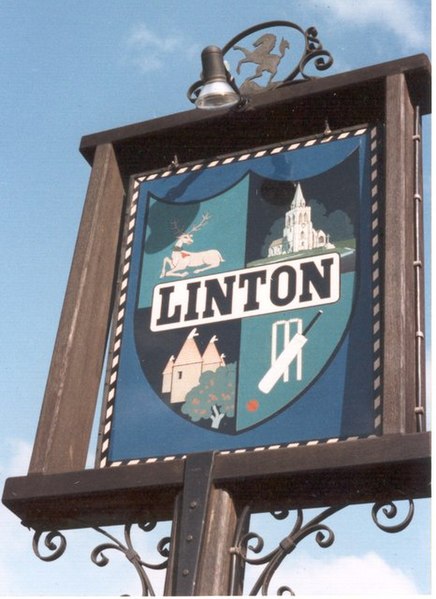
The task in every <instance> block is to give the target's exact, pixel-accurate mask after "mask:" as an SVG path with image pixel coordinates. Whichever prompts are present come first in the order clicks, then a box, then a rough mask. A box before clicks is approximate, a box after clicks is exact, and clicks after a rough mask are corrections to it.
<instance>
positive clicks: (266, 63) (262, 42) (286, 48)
mask: <svg viewBox="0 0 436 599" xmlns="http://www.w3.org/2000/svg"><path fill="white" fill-rule="evenodd" d="M276 27H288V28H290V29H293V30H294V31H297V32H299V33H300V34H301V35H302V36H303V37H304V49H303V53H302V54H301V56H299V57H297V59H296V63H295V66H294V67H293V68H292V69H291V70H290V72H289V74H288V75H287V76H286V77H284V78H283V79H282V80H281V81H277V82H273V79H274V77H275V76H276V75H277V71H278V67H279V64H280V63H281V62H282V60H283V59H284V58H285V57H286V58H288V57H289V56H290V54H291V44H290V42H289V41H288V40H287V39H285V38H284V37H282V38H281V41H280V42H279V46H278V49H276V45H277V36H276V35H274V34H273V33H264V34H263V35H261V36H260V37H259V38H258V39H256V40H255V41H254V42H253V43H252V46H253V49H249V48H245V47H243V46H241V45H239V42H240V41H241V40H243V39H244V38H246V37H248V36H250V35H252V34H254V33H256V32H258V31H264V30H267V29H273V28H276ZM231 49H232V50H235V51H238V52H242V54H243V55H244V56H243V57H242V58H241V59H240V60H239V62H238V64H237V67H236V72H237V73H238V74H239V73H240V70H241V65H242V64H244V63H252V64H254V65H255V72H254V74H253V75H251V76H250V77H247V78H246V79H245V81H244V82H243V83H242V85H241V86H240V91H241V93H242V94H244V95H251V94H254V93H259V92H264V91H267V90H270V89H273V88H275V87H279V86H281V85H285V84H289V83H297V82H299V81H302V80H308V79H314V77H313V76H310V75H308V74H307V72H306V67H307V66H308V65H309V64H310V63H313V65H314V66H315V68H316V70H318V71H325V70H326V69H328V68H330V67H331V66H332V64H333V57H332V55H331V54H330V52H328V51H327V50H325V49H324V48H323V46H322V44H321V42H320V41H319V39H318V31H317V30H316V28H315V27H309V28H308V29H307V30H304V29H302V28H301V27H300V26H299V25H297V24H296V23H292V22H291V21H268V22H266V23H261V24H259V25H255V26H254V27H250V28H249V29H246V30H244V31H242V32H241V33H239V34H238V35H237V36H235V37H234V38H233V39H231V40H230V41H229V42H228V43H227V44H226V45H225V46H224V48H223V55H224V56H225V55H226V54H227V52H229V50H231ZM275 49H276V50H275ZM274 50H275V52H274ZM277 50H278V53H277ZM264 73H269V79H268V81H267V83H266V85H264V86H262V85H259V83H258V82H255V81H254V80H255V79H259V78H261V77H262V75H263V74H264ZM298 77H301V79H298Z"/></svg>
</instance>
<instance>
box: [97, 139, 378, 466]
mask: <svg viewBox="0 0 436 599" xmlns="http://www.w3.org/2000/svg"><path fill="white" fill-rule="evenodd" d="M377 153H378V146H377V132H376V130H375V129H370V128H363V129H358V130H356V129H354V130H350V131H346V132H342V133H341V134H337V135H332V136H330V137H328V138H325V137H322V138H319V139H310V140H304V141H297V142H289V143H287V144H284V145H283V146H279V147H273V148H267V149H260V150H256V151H255V152H250V153H245V154H239V155H235V156H230V157H227V158H224V159H219V160H218V159H217V160H215V161H209V162H204V163H198V164H192V165H188V166H184V167H178V168H177V169H174V170H167V171H165V170H163V171H159V172H157V173H148V174H145V175H142V176H139V177H136V178H135V180H134V182H133V186H132V192H131V194H130V211H129V215H128V223H127V232H126V235H125V239H124V252H123V263H122V276H121V286H120V299H119V302H118V306H117V314H116V318H115V322H114V330H113V338H114V340H113V346H112V352H111V359H110V364H109V375H108V379H109V384H108V388H107V392H106V400H105V406H104V415H103V421H104V422H103V437H102V444H101V448H100V449H101V451H100V457H101V464H102V465H103V466H106V465H112V464H119V463H123V464H124V463H132V462H136V461H137V460H146V459H155V458H162V457H169V456H179V455H186V454H189V453H193V452H198V451H210V450H230V451H231V450H236V449H241V448H244V449H249V448H257V447H270V446H277V445H289V444H294V443H307V442H321V441H330V442H332V441H334V440H335V439H342V438H349V437H350V436H368V435H371V434H377V433H379V432H380V424H381V422H380V408H381V406H380V402H381V390H380V384H379V381H380V366H381V365H380V356H379V352H380V339H379V301H380V298H379V295H380V289H379V281H378V276H379V258H380V248H379V224H378V210H379V201H380V199H379V194H378V171H377V168H378V159H377Z"/></svg>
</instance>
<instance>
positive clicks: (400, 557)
mask: <svg viewBox="0 0 436 599" xmlns="http://www.w3.org/2000/svg"><path fill="white" fill-rule="evenodd" d="M273 19H287V20H291V21H294V22H296V23H298V24H299V25H301V26H302V27H303V28H304V29H306V28H307V27H309V26H311V25H315V26H316V27H317V28H318V31H319V37H320V40H321V42H322V43H323V45H324V47H325V48H326V49H327V50H329V51H330V52H331V53H332V54H333V56H334V58H335V63H334V66H333V67H332V69H330V71H329V72H328V73H331V74H334V73H339V72H343V71H347V70H351V69H356V68H359V67H362V66H367V65H370V64H375V63H379V62H385V61H388V60H392V59H396V58H401V57H404V56H409V55H412V54H417V53H421V52H425V53H427V54H428V55H430V0H365V1H364V2H362V1H361V0H304V1H299V0H269V2H265V1H264V0H262V1H261V0H250V1H248V0H240V1H239V2H234V1H229V0H208V1H205V0H185V1H184V2H180V1H173V0H149V1H148V2H145V1H144V0H75V1H74V2H73V1H68V0H38V1H36V0H0V22H1V24H2V35H1V39H0V77H1V81H2V85H1V89H0V108H1V114H2V119H1V121H2V124H1V131H2V134H1V137H0V160H1V165H2V168H1V175H0V202H1V207H2V219H1V238H0V239H1V267H2V280H3V288H2V292H1V294H0V304H1V314H2V318H1V321H0V332H1V339H2V343H1V347H0V364H1V370H0V377H1V379H0V380H1V402H2V418H1V422H0V430H1V434H0V478H1V482H2V485H3V480H4V478H6V477H7V476H12V475H22V474H25V472H26V471H27V466H28V460H29V456H30V451H31V446H32V443H33V437H34V434H35V430H36V426H37V422H38V417H39V411H40V407H41V402H42V397H43V393H44V386H45V381H46V376H47V372H48V368H49V364H50V358H51V352H52V348H53V343H54V338H55V334H56V330H57V324H58V319H59V314H60V310H61V306H62V301H63V295H64V291H65V286H66V281H67V277H68V272H69V267H70V263H71V257H72V253H73V249H74V243H75V238H76V234H77V230H78V225H79V220H80V215H81V210H82V206H83V199H84V196H85V193H86V187H87V183H88V177H89V173H90V169H89V165H88V164H87V163H86V162H85V160H84V159H83V158H82V156H81V155H80V154H79V152H78V146H79V142H80V138H81V137H82V135H85V134H89V133H93V132H97V131H102V130H105V129H111V128H114V127H118V126H123V125H126V124H129V123H135V122H139V121H144V120H149V119H152V118H155V117H158V116H162V115H165V114H171V113H175V112H179V111H184V110H188V109H190V107H191V105H190V104H189V102H188V101H187V99H186V91H187V88H188V87H189V85H190V84H191V83H192V82H193V81H195V80H196V79H198V75H199V72H200V68H201V67H200V52H201V49H202V48H203V47H205V46H207V45H209V44H217V45H220V46H223V45H224V44H225V43H226V42H227V41H228V40H229V39H230V38H232V37H233V36H234V35H236V34H237V33H239V32H240V31H242V30H243V29H245V28H247V27H249V26H251V25H253V24H256V23H260V22H262V21H267V20H273ZM328 73H327V74H328ZM429 132H430V131H429V118H428V117H427V118H426V119H425V123H424V133H425V134H427V138H426V141H425V146H424V150H425V166H426V176H425V192H426V194H425V197H426V206H428V203H429V192H430V187H429V185H430V184H429V163H430V156H429V155H430V149H429ZM426 222H427V223H429V210H428V208H426ZM426 232H427V238H428V237H429V226H427V227H426ZM426 252H427V254H429V245H428V243H427V245H426ZM427 320H429V319H427ZM93 452H94V446H92V447H91V450H90V454H91V455H92V453H93ZM370 511H371V506H360V507H358V508H349V509H348V510H345V511H344V513H343V514H341V515H338V516H336V518H337V522H338V524H337V526H336V527H335V525H334V522H335V521H334V519H332V526H333V528H334V529H335V531H336V536H337V541H336V543H335V544H334V545H333V546H332V547H331V548H330V549H328V550H322V549H320V548H319V547H318V546H317V545H316V543H315V542H314V541H313V540H312V541H311V542H307V541H306V543H305V544H304V546H303V547H301V548H299V550H298V551H297V552H296V553H295V554H294V555H295V557H293V558H291V559H290V560H289V564H288V567H287V570H286V577H289V578H290V579H292V583H291V586H293V587H294V590H295V591H296V592H297V594H334V595H338V594H346V593H348V594H377V592H378V591H384V594H387V593H389V592H391V593H396V594H400V593H403V594H416V593H420V594H423V593H429V592H430V586H429V585H430V582H429V570H430V562H429V559H430V558H429V543H430V541H429V501H418V502H417V510H416V512H417V513H416V516H415V519H414V521H413V523H412V524H411V525H410V526H409V527H408V529H406V531H404V532H403V533H400V534H398V535H386V534H384V533H382V532H380V531H379V530H378V529H376V528H375V526H374V525H373V524H372V521H371V515H370ZM334 518H335V517H334ZM0 530H1V531H2V535H3V543H2V544H1V546H0V595H12V596H17V595H61V594H65V595H85V594H91V595H107V594H111V595H120V594H122V593H124V592H129V593H132V594H135V593H137V592H138V591H139V585H138V583H137V582H136V580H135V575H134V573H131V571H130V569H129V566H128V565H124V564H123V563H122V562H121V561H120V562H119V566H120V568H121V570H120V571H118V565H115V563H114V564H112V565H109V566H108V567H107V568H103V569H100V568H96V566H95V565H93V564H92V563H91V562H90V560H89V553H90V551H91V550H92V549H93V548H94V546H95V545H97V544H98V543H99V542H102V541H103V539H100V538H97V536H98V535H97V533H93V532H74V533H67V537H68V540H69V548H68V550H67V552H66V554H65V555H64V556H63V558H61V559H60V560H58V561H57V562H54V563H52V564H46V563H43V562H40V561H39V560H38V559H37V558H36V557H35V556H34V555H33V552H32V549H31V540H32V538H31V533H30V532H28V531H27V530H26V529H24V528H23V527H21V526H20V523H19V521H18V519H17V518H15V517H13V516H12V515H10V514H9V513H8V512H7V510H5V508H3V506H2V507H0ZM279 534H280V533H279ZM116 564H118V562H116ZM78 572H80V576H77V573H78ZM284 582H285V581H283V583H284ZM278 586H279V584H277V585H276V588H277V587H278Z"/></svg>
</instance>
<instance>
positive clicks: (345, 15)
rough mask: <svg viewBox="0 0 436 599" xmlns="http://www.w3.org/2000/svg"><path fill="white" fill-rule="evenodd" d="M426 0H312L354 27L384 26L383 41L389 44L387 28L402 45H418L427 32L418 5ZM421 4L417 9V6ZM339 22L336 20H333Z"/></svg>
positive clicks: (427, 26)
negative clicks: (417, 0) (416, 0)
mask: <svg viewBox="0 0 436 599" xmlns="http://www.w3.org/2000/svg"><path fill="white" fill-rule="evenodd" d="M427 3H428V0H420V1H419V2H415V1H414V0H316V2H315V4H316V6H317V7H318V8H319V7H323V8H324V9H325V10H328V11H330V12H332V13H333V14H334V15H335V17H336V18H338V19H340V20H341V21H342V22H343V23H347V24H348V23H350V24H352V25H353V26H355V27H358V26H362V27H367V26H371V25H373V26H377V27H378V33H379V34H380V33H381V32H382V31H383V29H385V30H386V33H385V34H384V36H385V37H384V38H383V39H382V40H381V42H382V43H384V44H389V43H390V40H389V31H390V32H392V33H393V34H395V35H396V36H398V37H399V38H400V39H401V42H402V43H403V44H404V46H405V47H406V48H409V49H412V48H417V49H421V48H422V47H423V39H426V38H428V36H429V24H428V23H426V22H425V21H424V19H423V12H425V11H423V10H422V8H423V7H425V5H426V4H427ZM420 7H421V10H420ZM337 25H338V26H340V24H339V23H337Z"/></svg>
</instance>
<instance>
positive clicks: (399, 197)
mask: <svg viewBox="0 0 436 599" xmlns="http://www.w3.org/2000/svg"><path fill="white" fill-rule="evenodd" d="M413 133H414V107H413V105H412V102H411V99H410V96H409V90H408V86H407V81H406V78H405V76H404V74H396V75H391V76H388V77H387V78H386V146H385V163H386V189H385V195H386V209H385V223H384V226H385V239H386V246H385V251H386V260H385V272H384V293H385V304H384V314H383V319H384V347H385V350H384V366H383V368H384V385H383V398H384V399H383V404H384V408H383V412H384V414H383V432H384V434H389V433H410V432H415V430H416V428H415V427H416V424H415V422H416V421H415V415H414V401H415V395H416V366H415V365H416V355H415V354H416V352H415V335H416V330H415V320H414V316H413V315H414V314H415V285H414V266H413V260H414V257H413V247H414V243H413V235H414V199H413V194H414V156H413V151H414V142H413ZM396 347H397V348H398V352H396V351H395V350H394V349H393V348H396ZM402 348H404V350H405V351H404V352H403V351H402Z"/></svg>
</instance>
